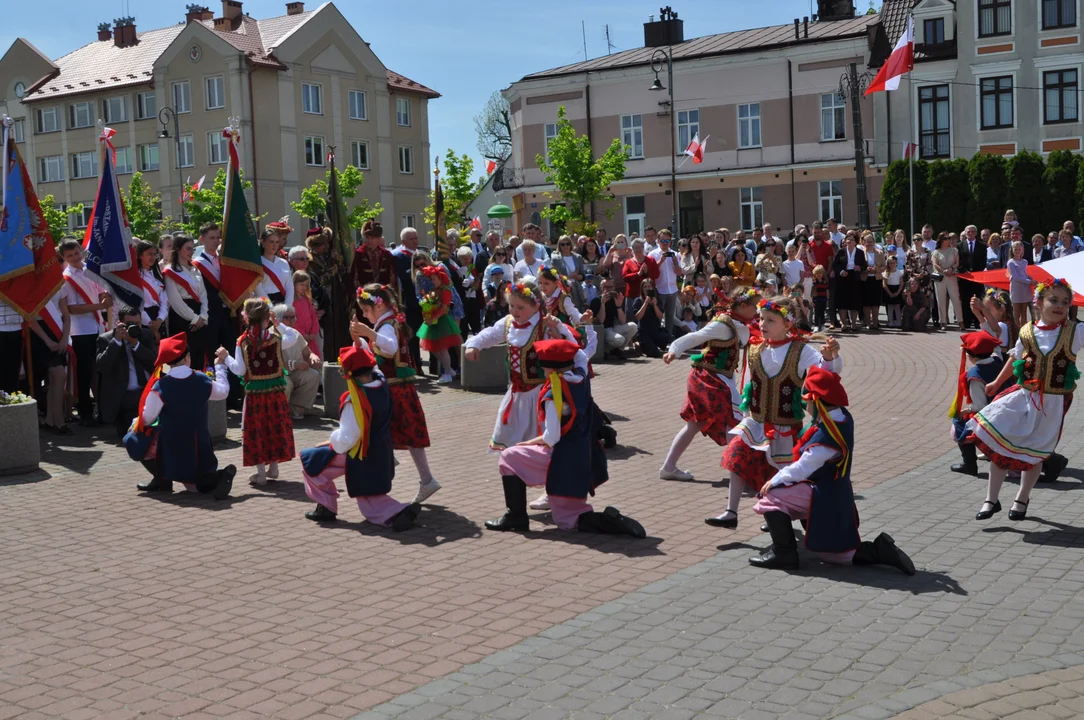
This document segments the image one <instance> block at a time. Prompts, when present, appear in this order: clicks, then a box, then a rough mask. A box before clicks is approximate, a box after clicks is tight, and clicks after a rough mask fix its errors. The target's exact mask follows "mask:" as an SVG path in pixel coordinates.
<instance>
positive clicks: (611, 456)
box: [606, 445, 655, 461]
mask: <svg viewBox="0 0 1084 720" xmlns="http://www.w3.org/2000/svg"><path fill="white" fill-rule="evenodd" d="M654 454H655V453H651V452H648V451H647V450H641V449H640V448H638V447H633V446H632V445H615V446H614V447H612V448H610V449H609V450H607V451H606V459H607V460H611V461H612V460H628V459H629V458H631V457H635V456H636V455H654Z"/></svg>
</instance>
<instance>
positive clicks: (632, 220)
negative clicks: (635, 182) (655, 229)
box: [625, 195, 647, 237]
mask: <svg viewBox="0 0 1084 720" xmlns="http://www.w3.org/2000/svg"><path fill="white" fill-rule="evenodd" d="M645 227H647V205H646V203H645V202H644V196H643V195H629V196H628V197H626V198H625V234H626V235H628V236H629V237H632V234H633V233H636V234H637V235H639V236H640V237H643V236H644V228H645Z"/></svg>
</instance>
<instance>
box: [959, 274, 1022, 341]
mask: <svg viewBox="0 0 1084 720" xmlns="http://www.w3.org/2000/svg"><path fill="white" fill-rule="evenodd" d="M971 312H972V313H973V314H974V315H975V319H976V320H978V321H979V330H985V331H986V332H987V333H989V334H990V335H993V336H994V337H995V338H997V339H998V345H999V346H1000V347H1001V352H1002V353H1003V354H1006V355H1007V354H1008V353H1009V350H1011V349H1012V346H1013V343H1015V342H1016V335H1017V332H1018V331H1017V329H1016V328H1015V327H1014V326H1013V324H1014V321H1013V316H1012V301H1011V300H1009V293H1007V292H1005V291H1004V290H998V289H997V288H986V292H985V293H984V294H983V295H982V296H981V297H980V296H978V295H976V296H975V297H973V298H971Z"/></svg>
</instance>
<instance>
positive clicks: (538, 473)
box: [486, 339, 647, 538]
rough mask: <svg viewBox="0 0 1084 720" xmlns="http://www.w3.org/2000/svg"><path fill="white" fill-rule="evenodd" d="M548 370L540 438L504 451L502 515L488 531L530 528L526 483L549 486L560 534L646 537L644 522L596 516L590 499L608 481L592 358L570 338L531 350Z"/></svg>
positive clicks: (611, 513)
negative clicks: (594, 398) (591, 372)
mask: <svg viewBox="0 0 1084 720" xmlns="http://www.w3.org/2000/svg"><path fill="white" fill-rule="evenodd" d="M534 350H535V352H536V353H537V354H538V360H539V363H540V364H541V366H542V367H543V368H544V369H545V371H546V372H547V375H548V376H547V378H546V381H545V383H544V384H543V385H542V387H541V393H540V395H539V397H538V404H537V406H536V412H537V428H538V435H537V436H534V437H531V438H530V439H527V440H524V441H521V442H520V443H518V444H517V445H515V446H514V447H510V448H507V449H506V450H505V451H504V452H502V453H501V461H500V472H501V481H502V482H503V484H504V499H505V504H506V506H507V510H506V511H505V514H504V515H502V516H501V517H499V518H497V519H495V520H488V521H486V527H487V528H489V529H490V530H499V531H504V532H508V531H517V532H523V531H526V530H528V529H529V526H530V519H529V517H528V515H527V486H528V485H530V486H532V487H539V486H545V488H546V494H547V495H548V496H549V502H550V505H551V508H552V511H553V520H554V522H555V523H556V524H557V527H558V528H560V529H562V530H579V531H581V532H593V533H604V534H609V535H632V536H633V537H637V538H643V537H646V536H647V533H646V532H645V531H644V528H643V526H642V525H640V523H638V522H636V521H635V520H633V519H632V518H629V517H625V516H624V515H622V514H621V513H620V512H619V511H618V510H617V508H613V507H608V508H606V510H605V511H604V512H595V510H594V508H592V507H591V505H589V504H588V503H587V497H588V495H594V494H595V488H597V487H598V486H599V485H601V484H602V483H604V482H606V480H607V479H608V477H609V475H608V472H607V468H606V454H605V453H604V452H603V450H602V446H601V445H600V444H599V442H598V439H597V435H598V429H599V426H600V425H601V424H602V419H601V417H599V413H598V410H597V408H595V405H594V402H593V401H592V400H591V381H590V380H588V378H587V356H586V355H585V354H584V352H583V351H582V350H580V349H579V346H578V345H577V344H576V343H575V342H573V341H571V340H568V339H558V340H540V341H538V342H537V343H535V345H534Z"/></svg>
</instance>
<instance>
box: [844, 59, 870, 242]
mask: <svg viewBox="0 0 1084 720" xmlns="http://www.w3.org/2000/svg"><path fill="white" fill-rule="evenodd" d="M871 80H873V74H872V73H870V72H864V73H862V74H861V75H859V74H858V66H857V65H856V64H855V63H851V65H850V67H849V68H847V72H845V73H843V75H841V76H840V78H839V91H838V92H839V97H840V99H847V98H848V97H850V100H851V124H852V125H853V127H854V180H855V192H856V194H857V196H858V197H857V200H858V227H860V228H868V227H870V216H869V194H868V193H867V192H866V158H865V152H864V148H863V141H862V108H861V107H860V105H859V103H860V102H861V95H862V93H864V92H865V91H866V88H868V87H869V84H870V81H871Z"/></svg>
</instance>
